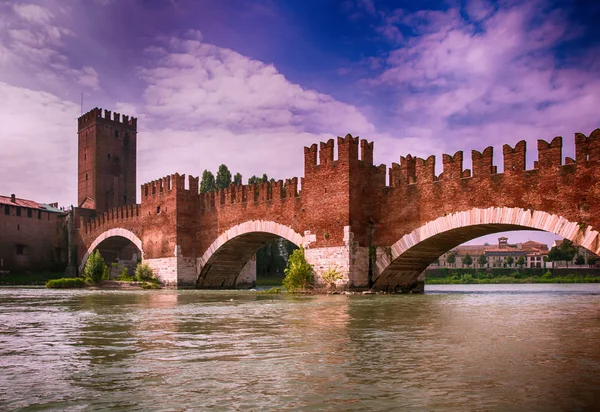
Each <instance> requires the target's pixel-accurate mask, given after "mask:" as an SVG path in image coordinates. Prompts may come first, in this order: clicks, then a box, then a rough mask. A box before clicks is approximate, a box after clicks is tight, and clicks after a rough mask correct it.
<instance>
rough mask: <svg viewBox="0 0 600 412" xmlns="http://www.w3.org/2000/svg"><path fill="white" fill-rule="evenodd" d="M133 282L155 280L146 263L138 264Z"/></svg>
mask: <svg viewBox="0 0 600 412" xmlns="http://www.w3.org/2000/svg"><path fill="white" fill-rule="evenodd" d="M135 280H137V281H138V282H147V281H151V280H155V278H154V271H153V270H152V268H151V267H150V265H148V264H147V263H140V264H139V265H137V266H136V268H135Z"/></svg>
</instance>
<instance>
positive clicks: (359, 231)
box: [77, 129, 600, 291]
mask: <svg viewBox="0 0 600 412" xmlns="http://www.w3.org/2000/svg"><path fill="white" fill-rule="evenodd" d="M335 146H336V145H335V144H334V140H333V139H331V140H329V141H328V142H326V143H320V145H319V146H317V145H316V144H314V145H312V146H311V147H305V148H304V177H303V178H301V179H298V178H293V179H288V180H285V181H281V180H280V181H277V182H269V183H263V184H254V185H238V186H236V185H231V186H230V187H229V188H227V189H225V190H221V191H218V192H211V193H201V194H199V193H198V178H197V177H191V176H190V177H189V179H187V180H186V179H185V175H179V174H174V175H171V176H167V177H164V178H161V179H158V180H155V181H152V182H149V183H146V184H144V185H142V187H141V197H142V198H141V203H140V204H137V205H131V206H126V207H121V208H117V209H113V210H110V211H109V212H106V213H103V214H102V215H100V216H97V217H96V218H94V219H91V220H88V221H86V220H84V219H83V218H81V221H80V222H79V225H78V226H79V229H78V234H77V236H78V248H79V253H78V256H79V257H80V262H79V263H80V267H82V266H83V264H84V263H85V261H86V259H87V256H88V255H89V253H90V252H92V251H93V250H94V249H95V248H99V249H100V250H104V251H106V253H110V252H111V251H114V253H113V255H119V254H120V253H122V251H123V250H125V251H127V250H128V249H127V248H129V251H128V252H127V253H126V255H127V257H126V258H131V256H132V254H133V252H132V250H136V251H137V253H136V254H135V255H134V257H136V256H137V257H138V258H142V259H143V261H144V262H147V263H148V264H150V265H151V266H152V267H153V268H154V269H155V272H156V273H157V275H158V277H159V278H160V280H161V281H162V282H164V283H165V284H168V285H172V286H177V287H198V288H234V287H240V286H243V285H246V284H248V283H251V281H252V276H255V261H254V260H253V259H252V258H253V256H254V255H255V253H256V251H257V249H258V248H260V247H261V246H262V245H264V244H265V243H266V242H269V241H271V240H273V239H277V238H285V239H287V240H289V241H291V242H293V243H295V244H296V245H302V246H304V248H305V250H306V256H307V259H308V260H309V262H310V263H312V264H313V265H314V266H315V271H316V274H317V275H319V274H321V273H322V272H323V271H325V270H327V269H329V268H331V267H337V268H338V269H339V270H340V271H341V273H342V274H343V275H344V278H343V280H342V281H340V284H343V285H344V286H346V287H349V288H354V289H362V288H374V289H376V290H402V291H409V290H411V289H414V288H415V287H416V286H418V283H419V282H418V279H419V275H420V274H421V273H422V272H423V271H424V270H425V268H426V267H427V266H428V265H429V264H430V263H431V262H433V261H435V260H436V259H437V258H438V257H439V256H440V255H442V254H443V253H445V252H446V251H448V250H450V249H452V248H453V247H455V246H457V245H459V244H461V243H463V242H466V241H468V240H471V239H474V238H477V237H479V236H483V235H487V234H491V233H495V232H501V231H507V230H524V229H528V230H543V231H547V232H551V233H555V234H557V235H560V236H562V237H564V238H567V239H571V240H573V241H574V242H575V243H576V244H579V245H582V246H584V247H586V248H587V249H589V250H591V251H592V252H594V253H596V254H600V239H599V236H598V230H599V228H600V129H596V130H594V131H593V132H592V133H591V134H590V136H589V137H588V136H585V135H583V134H579V133H577V134H576V135H575V159H571V158H566V160H565V161H564V162H563V155H562V138H561V137H556V138H554V139H553V140H552V142H550V143H548V142H546V141H544V140H538V142H537V157H538V160H537V161H536V162H535V163H534V168H533V169H531V170H526V142H525V141H521V142H519V143H518V144H517V145H516V146H515V147H514V148H513V147H511V146H509V145H504V147H503V155H504V159H503V160H504V165H503V166H504V167H503V172H502V173H498V171H497V167H496V166H495V165H494V164H493V148H492V147H488V148H486V149H485V150H483V151H482V152H479V151H476V150H473V151H472V170H469V169H466V170H465V169H463V153H462V152H457V153H455V154H454V155H452V156H451V155H446V154H444V155H443V158H442V163H443V172H442V173H440V174H439V175H437V174H436V171H435V157H434V156H430V157H428V158H427V159H421V158H418V157H412V156H410V155H408V156H406V157H400V163H398V164H397V163H393V164H392V167H391V168H390V169H389V171H388V169H387V167H386V166H385V165H381V166H375V165H373V143H372V142H367V141H366V140H360V141H359V139H358V138H355V137H352V136H350V135H347V136H346V137H343V138H342V137H338V138H337V155H336V150H335V149H336V147H335ZM317 159H318V160H317ZM386 177H388V179H386ZM386 180H387V182H386ZM253 265H254V266H253ZM253 271H254V273H253Z"/></svg>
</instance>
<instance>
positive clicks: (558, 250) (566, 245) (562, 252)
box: [548, 239, 577, 267]
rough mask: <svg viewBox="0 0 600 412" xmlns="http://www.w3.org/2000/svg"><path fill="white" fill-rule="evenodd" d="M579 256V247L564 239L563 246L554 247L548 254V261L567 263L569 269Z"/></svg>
mask: <svg viewBox="0 0 600 412" xmlns="http://www.w3.org/2000/svg"><path fill="white" fill-rule="evenodd" d="M576 254H577V247H576V246H575V245H574V244H573V242H572V241H570V240H569V239H564V240H563V241H562V242H561V244H560V245H559V246H558V247H556V246H553V247H552V249H550V251H549V252H548V260H549V261H551V262H562V261H564V262H566V263H567V267H569V262H571V261H573V258H574V257H575V255H576Z"/></svg>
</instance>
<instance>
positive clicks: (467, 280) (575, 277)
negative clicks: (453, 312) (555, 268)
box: [425, 271, 600, 285]
mask: <svg viewBox="0 0 600 412" xmlns="http://www.w3.org/2000/svg"><path fill="white" fill-rule="evenodd" d="M508 283H600V276H593V275H582V274H579V273H571V274H569V275H567V276H554V275H553V274H552V272H550V271H548V272H546V273H544V274H543V275H541V276H531V275H528V276H527V275H524V274H523V273H520V272H513V273H511V274H509V275H508V276H507V275H494V274H491V273H481V272H480V273H475V274H470V273H462V274H461V273H458V272H455V273H453V274H452V275H450V276H448V277H441V278H431V279H428V278H426V279H425V284H427V285H469V284H480V285H481V284H508Z"/></svg>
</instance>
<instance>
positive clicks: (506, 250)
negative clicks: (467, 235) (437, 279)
mask: <svg viewBox="0 0 600 412" xmlns="http://www.w3.org/2000/svg"><path fill="white" fill-rule="evenodd" d="M451 253H453V254H454V256H455V258H456V262H455V263H454V264H449V263H448V256H449V255H450V254H451ZM467 254H468V255H469V256H471V259H472V260H473V263H472V264H471V265H470V266H467V265H465V264H463V259H464V257H465V256H466V255H467ZM481 255H484V256H485V258H486V260H487V263H486V264H485V266H484V267H486V268H518V267H520V266H519V265H518V264H517V262H518V260H519V258H520V257H523V261H524V263H523V268H543V267H544V257H545V256H547V255H548V245H546V244H544V243H540V242H534V241H531V240H530V241H528V242H525V243H517V244H509V243H508V238H506V237H500V238H498V244H497V245H488V244H484V245H462V246H458V247H455V248H454V249H452V250H450V251H448V252H446V253H444V254H443V255H442V256H440V258H439V263H438V262H436V263H435V264H432V265H431V266H430V267H431V268H459V269H460V268H480V267H481V265H480V264H479V263H478V261H477V259H478V258H479V256H481ZM510 257H512V259H513V262H512V264H510V263H509V261H510V259H509V258H510Z"/></svg>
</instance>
